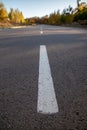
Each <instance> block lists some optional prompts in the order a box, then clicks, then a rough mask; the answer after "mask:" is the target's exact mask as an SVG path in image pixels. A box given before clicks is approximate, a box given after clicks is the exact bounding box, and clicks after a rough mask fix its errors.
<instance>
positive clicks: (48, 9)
mask: <svg viewBox="0 0 87 130" xmlns="http://www.w3.org/2000/svg"><path fill="white" fill-rule="evenodd" d="M82 1H84V2H86V3H87V0H82ZM0 2H3V4H4V5H5V7H6V9H7V11H8V12H9V10H10V8H13V9H17V8H18V9H19V10H20V11H22V13H23V15H24V17H25V18H29V17H34V16H39V17H41V16H44V15H49V14H50V13H52V12H54V11H57V10H58V9H59V10H60V12H62V10H63V9H64V8H67V7H68V6H69V5H71V6H72V7H73V8H75V7H76V6H77V0H0Z"/></svg>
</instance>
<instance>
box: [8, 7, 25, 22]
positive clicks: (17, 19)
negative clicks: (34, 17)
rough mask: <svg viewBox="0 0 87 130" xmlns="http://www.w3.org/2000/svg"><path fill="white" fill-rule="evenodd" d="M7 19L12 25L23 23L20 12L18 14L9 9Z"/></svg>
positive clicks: (17, 11)
mask: <svg viewBox="0 0 87 130" xmlns="http://www.w3.org/2000/svg"><path fill="white" fill-rule="evenodd" d="M9 19H10V20H11V21H12V22H14V23H24V16H23V14H22V12H20V11H19V10H18V9H16V10H14V9H13V8H11V9H10V12H9Z"/></svg>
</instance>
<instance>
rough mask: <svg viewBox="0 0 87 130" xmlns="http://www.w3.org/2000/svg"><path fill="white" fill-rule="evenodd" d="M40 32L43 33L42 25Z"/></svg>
mask: <svg viewBox="0 0 87 130" xmlns="http://www.w3.org/2000/svg"><path fill="white" fill-rule="evenodd" d="M40 34H43V30H42V26H41V28H40Z"/></svg>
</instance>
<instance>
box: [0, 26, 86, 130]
mask: <svg viewBox="0 0 87 130" xmlns="http://www.w3.org/2000/svg"><path fill="white" fill-rule="evenodd" d="M41 28H42V31H43V34H41V33H40V31H41V30H40V29H41ZM40 45H46V47H47V53H48V57H49V63H50V67H51V73H52V78H53V82H54V89H55V93H56V98H57V102H58V106H59V112H58V113H56V114H45V115H44V114H40V113H37V96H38V95H37V94H38V74H39V51H40ZM0 130H87V29H81V28H70V27H60V26H48V25H37V26H30V27H25V28H18V29H2V30H0Z"/></svg>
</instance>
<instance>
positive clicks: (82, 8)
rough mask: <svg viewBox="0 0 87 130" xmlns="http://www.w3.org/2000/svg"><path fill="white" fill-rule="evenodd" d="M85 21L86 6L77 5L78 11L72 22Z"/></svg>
mask: <svg viewBox="0 0 87 130" xmlns="http://www.w3.org/2000/svg"><path fill="white" fill-rule="evenodd" d="M80 20H87V5H84V6H82V4H80V5H79V7H78V9H77V10H76V12H75V14H74V21H77V22H78V21H80Z"/></svg>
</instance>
